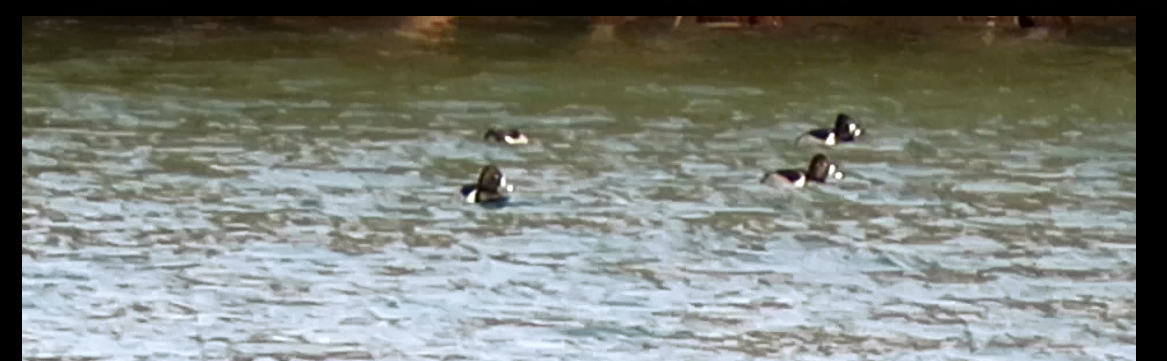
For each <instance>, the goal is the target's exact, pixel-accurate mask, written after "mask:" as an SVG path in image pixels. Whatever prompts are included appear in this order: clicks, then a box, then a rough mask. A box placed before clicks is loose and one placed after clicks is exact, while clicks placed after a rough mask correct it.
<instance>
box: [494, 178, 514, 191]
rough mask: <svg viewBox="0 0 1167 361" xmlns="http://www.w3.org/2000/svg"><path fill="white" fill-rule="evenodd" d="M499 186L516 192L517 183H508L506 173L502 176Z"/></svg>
mask: <svg viewBox="0 0 1167 361" xmlns="http://www.w3.org/2000/svg"><path fill="white" fill-rule="evenodd" d="M498 186H499V188H501V189H504V190H506V191H507V192H514V191H515V185H514V184H510V183H507V176H505V175H504V176H502V178H501V179H499V182H498Z"/></svg>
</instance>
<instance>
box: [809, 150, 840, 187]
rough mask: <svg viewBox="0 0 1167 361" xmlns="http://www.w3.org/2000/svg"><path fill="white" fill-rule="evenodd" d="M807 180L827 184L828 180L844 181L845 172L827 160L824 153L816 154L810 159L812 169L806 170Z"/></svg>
mask: <svg viewBox="0 0 1167 361" xmlns="http://www.w3.org/2000/svg"><path fill="white" fill-rule="evenodd" d="M806 178H807V179H810V180H812V181H815V182H819V183H825V182H826V181H827V178H834V179H840V180H841V179H843V172H841V171H839V168H838V167H837V166H835V165H834V164H833V163H831V160H830V159H827V156H826V155H823V154H822V153H819V154H815V155H814V157H813V158H811V159H810V167H808V168H807V169H806Z"/></svg>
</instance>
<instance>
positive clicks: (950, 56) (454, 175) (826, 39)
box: [21, 20, 1136, 361]
mask: <svg viewBox="0 0 1167 361" xmlns="http://www.w3.org/2000/svg"><path fill="white" fill-rule="evenodd" d="M971 38H975V37H973V36H971V35H945V37H939V36H938V37H935V38H932V37H928V38H918V37H908V38H904V37H900V38H893V39H887V40H882V41H872V40H871V39H869V38H866V37H852V38H849V37H846V36H843V37H840V36H837V35H831V36H813V35H802V36H791V37H781V36H771V35H759V34H744V35H733V34H729V33H717V34H715V35H701V34H675V35H669V34H664V35H654V34H646V35H644V36H643V37H642V38H641V39H639V40H638V41H633V42H630V43H626V44H623V45H611V46H603V45H587V43H586V42H584V39H585V38H584V37H581V36H575V35H570V34H567V35H565V34H564V33H562V32H547V33H541V32H538V31H529V32H499V31H493V32H492V31H486V30H477V31H476V30H474V29H463V30H462V34H461V35H459V37H458V38H457V39H456V40H457V42H456V43H455V44H452V45H451V44H447V45H436V46H435V45H417V44H412V43H409V42H407V41H403V40H400V39H398V38H395V37H393V36H390V35H388V34H387V33H384V32H375V31H364V32H354V31H344V30H333V31H327V32H315V33H313V32H308V33H296V32H281V31H260V30H248V29H241V28H236V27H232V26H220V27H205V26H185V27H178V28H166V29H159V28H150V27H120V28H119V27H102V28H93V27H88V26H84V24H76V23H69V22H62V21H59V20H48V21H43V22H40V23H37V24H34V25H32V26H27V27H26V28H25V29H24V32H23V33H22V66H21V90H22V93H21V104H22V117H21V121H22V123H21V154H22V163H21V182H22V186H21V214H22V228H21V230H22V239H21V245H22V253H23V257H22V277H21V282H22V288H21V291H22V312H21V315H22V327H21V330H22V351H21V352H22V353H21V354H22V357H24V358H28V359H33V358H46V359H47V358H53V357H63V358H74V359H76V358H95V359H108V360H140V359H150V360H160V361H161V360H202V359H207V360H213V359H232V358H236V359H241V358H242V359H246V358H248V357H259V359H263V358H264V357H268V358H276V359H333V360H345V359H408V360H423V359H440V360H456V359H466V360H548V359H564V360H567V359H578V360H636V359H661V360H755V359H756V360H761V359H794V360H825V359H832V360H861V359H883V360H957V359H959V360H1134V359H1135V335H1136V331H1135V325H1136V322H1135V279H1136V277H1135V263H1136V262H1135V255H1136V251H1135V244H1136V243H1135V158H1136V157H1135V74H1134V64H1135V51H1134V48H1124V47H1116V46H1101V45H1097V44H1088V45H1081V44H1072V42H1058V41H1049V42H1020V43H1017V42H1000V43H997V44H994V45H992V46H985V45H984V44H982V43H978V42H976V41H970V40H968V39H971ZM970 44H972V45H970ZM839 112H845V113H847V114H850V115H852V116H854V117H856V118H859V119H861V120H862V121H864V122H865V123H864V124H865V126H866V127H867V135H868V136H867V137H866V138H864V139H863V141H861V142H859V143H857V144H853V145H848V146H845V147H837V148H834V149H815V148H796V147H794V146H793V140H794V138H795V137H796V136H797V135H798V134H799V133H800V132H803V131H806V130H808V129H810V128H813V127H818V126H824V125H829V124H830V122H831V120H832V119H833V118H834V116H835V114H837V113H839ZM488 127H518V128H520V129H523V130H525V131H527V132H528V133H529V134H530V136H531V137H532V138H533V139H534V142H533V143H532V144H530V145H528V146H523V147H506V146H500V145H497V144H490V143H486V142H483V141H482V140H481V136H482V133H483V132H484V131H485V130H486V129H487V128H488ZM815 152H824V153H826V154H828V155H829V156H830V157H831V158H832V159H834V160H835V161H836V162H838V163H839V164H840V166H841V167H842V169H843V170H844V171H846V172H847V173H848V175H849V177H848V179H847V180H845V181H843V182H836V183H831V184H827V185H820V186H812V187H810V188H808V189H803V190H799V191H791V190H777V189H773V188H768V187H766V186H764V185H761V184H758V179H760V177H761V175H762V172H764V171H766V170H773V169H776V168H802V167H805V166H806V163H807V162H808V161H809V159H810V157H811V155H813V154H814V153H815ZM490 163H494V164H497V165H499V166H500V167H502V169H503V170H504V171H505V172H507V176H508V178H509V179H510V180H511V182H512V183H515V184H516V186H517V188H518V193H517V194H516V195H515V197H514V200H515V202H516V204H515V205H513V206H511V207H507V208H504V209H484V208H481V207H477V206H474V205H468V204H465V203H462V202H461V200H460V199H459V197H458V194H457V190H458V188H459V186H460V185H462V184H465V183H470V182H473V181H474V179H475V178H476V177H477V172H478V170H479V169H480V168H481V167H482V166H483V165H485V164H490Z"/></svg>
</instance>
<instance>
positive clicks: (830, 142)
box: [823, 132, 835, 145]
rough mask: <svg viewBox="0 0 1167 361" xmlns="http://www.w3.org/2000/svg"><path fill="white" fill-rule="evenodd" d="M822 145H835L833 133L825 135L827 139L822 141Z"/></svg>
mask: <svg viewBox="0 0 1167 361" xmlns="http://www.w3.org/2000/svg"><path fill="white" fill-rule="evenodd" d="M823 144H826V145H835V132H830V133H827V139H825V140H823Z"/></svg>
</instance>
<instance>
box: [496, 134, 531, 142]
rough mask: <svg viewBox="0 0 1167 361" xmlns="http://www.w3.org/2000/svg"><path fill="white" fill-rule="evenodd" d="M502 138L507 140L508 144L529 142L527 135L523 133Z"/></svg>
mask: <svg viewBox="0 0 1167 361" xmlns="http://www.w3.org/2000/svg"><path fill="white" fill-rule="evenodd" d="M502 139H503V140H504V141H506V142H507V144H527V136H526V135H522V134H520V135H519V136H518V137H517V138H516V137H511V136H509V135H506V136H503V137H502Z"/></svg>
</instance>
